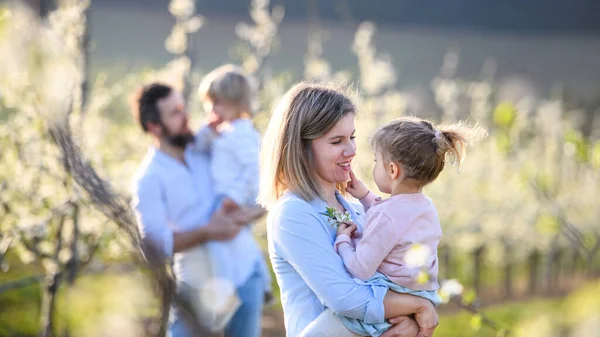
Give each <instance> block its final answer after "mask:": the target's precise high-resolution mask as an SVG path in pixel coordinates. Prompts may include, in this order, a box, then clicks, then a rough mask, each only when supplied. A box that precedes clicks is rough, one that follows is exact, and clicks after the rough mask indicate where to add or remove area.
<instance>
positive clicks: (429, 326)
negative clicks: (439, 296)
mask: <svg viewBox="0 0 600 337" xmlns="http://www.w3.org/2000/svg"><path fill="white" fill-rule="evenodd" d="M427 302H429V301H427ZM428 304H429V305H427V306H424V307H423V308H422V309H421V310H419V311H417V312H416V313H415V319H416V321H417V324H418V325H419V334H418V335H417V337H431V336H433V331H435V328H436V327H437V326H438V315H437V312H436V311H435V308H434V306H433V304H431V302H429V303H428Z"/></svg>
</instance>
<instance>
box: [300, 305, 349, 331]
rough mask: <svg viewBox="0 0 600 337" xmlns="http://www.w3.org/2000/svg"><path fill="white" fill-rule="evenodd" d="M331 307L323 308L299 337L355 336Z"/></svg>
mask: <svg viewBox="0 0 600 337" xmlns="http://www.w3.org/2000/svg"><path fill="white" fill-rule="evenodd" d="M356 336H360V335H357V334H355V333H354V332H352V331H350V330H348V328H346V327H345V326H344V324H343V323H342V321H340V319H339V318H338V317H337V315H336V314H335V313H334V312H333V310H331V309H325V311H323V312H322V313H321V314H320V315H319V317H317V318H315V320H314V321H312V322H311V323H310V324H309V325H308V326H307V327H306V328H304V330H302V333H301V334H300V337H356Z"/></svg>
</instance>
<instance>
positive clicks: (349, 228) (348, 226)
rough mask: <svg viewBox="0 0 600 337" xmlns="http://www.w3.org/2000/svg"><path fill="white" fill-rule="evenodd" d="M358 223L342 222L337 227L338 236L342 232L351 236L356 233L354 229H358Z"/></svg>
mask: <svg viewBox="0 0 600 337" xmlns="http://www.w3.org/2000/svg"><path fill="white" fill-rule="evenodd" d="M356 228H357V227H356V224H355V223H353V222H348V223H341V224H340V225H339V226H338V228H337V236H340V235H342V234H346V235H348V236H349V237H352V236H353V235H354V231H356Z"/></svg>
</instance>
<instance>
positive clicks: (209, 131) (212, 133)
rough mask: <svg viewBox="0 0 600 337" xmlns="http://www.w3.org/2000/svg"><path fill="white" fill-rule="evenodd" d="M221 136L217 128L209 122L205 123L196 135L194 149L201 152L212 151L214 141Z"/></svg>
mask: <svg viewBox="0 0 600 337" xmlns="http://www.w3.org/2000/svg"><path fill="white" fill-rule="evenodd" d="M218 136H219V133H218V132H217V131H216V129H214V128H212V127H211V126H210V125H209V124H205V125H203V126H202V127H201V128H200V130H199V131H198V133H197V134H196V136H195V137H194V145H193V147H192V149H194V150H195V151H200V152H210V148H211V145H212V142H213V141H214V139H215V138H217V137H218Z"/></svg>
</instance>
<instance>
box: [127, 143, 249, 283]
mask: <svg viewBox="0 0 600 337" xmlns="http://www.w3.org/2000/svg"><path fill="white" fill-rule="evenodd" d="M184 158H185V162H186V164H187V165H184V164H183V163H181V162H179V161H178V160H176V159H175V158H173V157H171V156H169V155H167V154H166V153H163V152H161V151H159V150H157V149H155V148H150V149H149V151H148V154H147V155H146V157H145V159H144V161H143V163H142V165H141V167H140V168H139V170H138V172H137V173H136V176H135V180H134V186H133V200H132V206H133V208H134V211H135V214H136V217H137V220H138V226H139V227H140V231H141V233H142V237H144V238H147V239H149V240H151V241H152V242H154V243H155V244H156V245H158V246H159V247H160V248H161V249H162V250H163V252H164V253H165V254H166V255H167V256H173V262H174V270H175V274H176V276H177V278H178V279H179V280H183V281H185V280H186V279H188V278H189V275H190V274H191V273H194V272H197V271H194V270H188V269H190V268H187V269H186V268H185V266H186V261H189V259H190V258H191V257H192V256H193V255H189V256H188V254H186V251H183V252H179V253H175V254H173V233H174V232H183V231H190V230H193V229H196V228H199V227H202V226H204V225H206V224H207V223H208V222H209V220H210V218H211V216H212V212H213V210H214V203H215V200H216V196H215V193H214V190H213V182H212V178H211V172H210V156H209V155H208V154H207V153H202V152H198V151H192V150H191V149H190V148H188V149H186V151H185V153H184ZM243 232H244V231H242V232H240V234H241V233H243ZM239 239H240V235H239V234H238V236H237V237H236V238H235V239H234V241H235V240H239ZM241 240H242V241H243V242H246V243H247V244H245V245H243V244H239V245H236V249H237V250H236V252H235V256H236V258H235V259H231V260H228V261H217V263H222V264H228V265H232V266H234V268H235V269H236V270H237V269H248V265H251V266H252V265H256V263H257V261H258V257H257V253H256V251H257V250H258V248H257V246H256V243H255V242H254V241H253V240H251V241H250V242H249V243H248V240H247V238H245V235H243V236H242V237H241ZM227 244H228V243H227V242H221V241H214V242H211V245H213V246H219V245H223V246H224V245H227ZM196 262H197V261H196ZM187 264H189V265H194V266H197V265H198V264H197V263H187ZM235 283H236V286H239V285H240V284H239V283H238V282H235Z"/></svg>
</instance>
